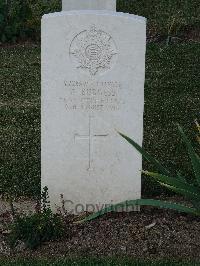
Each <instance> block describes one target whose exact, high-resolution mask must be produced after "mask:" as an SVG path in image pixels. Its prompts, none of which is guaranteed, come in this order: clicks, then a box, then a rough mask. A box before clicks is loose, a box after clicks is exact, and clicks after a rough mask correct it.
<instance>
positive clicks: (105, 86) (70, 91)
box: [61, 81, 122, 111]
mask: <svg viewBox="0 0 200 266" xmlns="http://www.w3.org/2000/svg"><path fill="white" fill-rule="evenodd" d="M64 84H65V88H66V89H65V93H66V94H65V97H64V98H61V99H62V100H63V101H64V104H65V108H66V110H68V111H69V110H73V111H80V110H82V111H118V110H120V108H121V104H122V102H121V100H120V95H121V93H120V91H121V85H120V83H119V82H113V81H110V82H108V81H106V82H90V81H83V82H80V81H65V82H64Z"/></svg>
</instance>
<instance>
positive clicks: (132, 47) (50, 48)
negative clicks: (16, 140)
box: [42, 0, 146, 213]
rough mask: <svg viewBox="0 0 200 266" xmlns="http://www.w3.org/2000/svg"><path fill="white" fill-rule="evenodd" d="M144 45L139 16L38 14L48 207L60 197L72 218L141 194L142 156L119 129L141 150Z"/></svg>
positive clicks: (142, 24)
mask: <svg viewBox="0 0 200 266" xmlns="http://www.w3.org/2000/svg"><path fill="white" fill-rule="evenodd" d="M101 1H102V0H101ZM69 2H70V1H69ZM74 2H75V1H74ZM82 2H84V1H83V0H82V1H81V0H80V1H77V3H79V4H80V3H82ZM94 2H96V1H94ZM80 9H81V4H80ZM145 47H146V20H145V18H143V17H138V16H135V15H129V14H123V13H116V12H112V11H89V10H85V11H84V10H81V11H70V12H61V13H55V14H49V15H44V16H43V19H42V187H44V186H48V188H49V195H50V201H51V204H52V208H53V209H54V210H56V208H57V207H56V206H61V203H60V195H61V194H62V195H63V200H64V201H65V208H66V209H67V210H68V211H73V212H74V213H78V212H81V211H83V210H84V211H85V210H89V211H96V210H98V209H101V208H102V207H104V206H105V204H108V205H109V204H113V203H118V202H121V201H125V200H130V199H138V198H140V197H141V173H140V170H141V169H142V157H141V155H140V154H139V153H138V152H137V151H136V150H134V149H133V148H132V147H131V146H130V145H129V144H128V143H127V142H126V141H125V140H124V139H122V138H121V136H119V134H118V133H117V131H120V132H123V133H125V134H127V135H128V136H130V137H132V138H133V139H134V140H135V141H137V143H139V144H140V145H142V139H143V108H144V77H145Z"/></svg>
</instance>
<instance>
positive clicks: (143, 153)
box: [118, 132, 170, 175]
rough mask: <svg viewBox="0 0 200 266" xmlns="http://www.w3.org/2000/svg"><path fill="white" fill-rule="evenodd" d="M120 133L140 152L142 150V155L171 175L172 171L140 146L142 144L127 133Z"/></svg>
mask: <svg viewBox="0 0 200 266" xmlns="http://www.w3.org/2000/svg"><path fill="white" fill-rule="evenodd" d="M118 133H119V134H120V136H122V137H123V138H124V139H125V140H127V141H128V142H129V143H130V144H131V145H132V146H133V147H134V148H135V149H136V150H137V151H138V152H140V153H141V154H142V156H143V157H144V158H145V159H146V160H147V161H149V162H151V163H152V164H154V165H155V166H156V168H157V169H158V170H159V171H160V172H161V173H163V174H164V175H170V172H169V171H168V170H167V169H166V168H164V167H163V166H162V165H161V164H160V163H159V161H158V160H156V159H154V158H153V157H152V156H151V155H150V154H149V153H148V152H146V151H145V150H144V149H143V148H142V147H140V145H138V144H137V143H136V142H135V141H134V140H132V139H130V138H129V137H127V136H126V135H124V134H122V133H120V132H118Z"/></svg>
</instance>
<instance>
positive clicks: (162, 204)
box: [78, 199, 200, 223]
mask: <svg viewBox="0 0 200 266" xmlns="http://www.w3.org/2000/svg"><path fill="white" fill-rule="evenodd" d="M133 206H154V207H158V208H164V209H171V210H175V211H178V212H183V213H188V214H193V215H197V216H200V212H199V211H197V210H196V209H194V208H191V207H188V206H185V205H182V204H177V203H172V202H167V201H161V200H153V199H137V200H130V201H125V202H121V203H118V204H116V205H112V206H110V207H107V208H105V209H102V210H100V211H99V212H96V213H94V214H92V215H89V216H88V217H86V218H85V219H83V220H82V221H79V222H78V223H83V222H88V221H91V220H94V219H96V218H98V217H100V216H102V215H104V214H106V213H110V212H114V211H117V210H118V209H119V208H122V207H124V208H125V207H133Z"/></svg>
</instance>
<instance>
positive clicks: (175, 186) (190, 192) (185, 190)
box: [143, 171, 200, 200]
mask: <svg viewBox="0 0 200 266" xmlns="http://www.w3.org/2000/svg"><path fill="white" fill-rule="evenodd" d="M143 173H144V174H146V175H148V176H151V177H153V178H154V179H155V180H156V181H158V182H159V183H160V184H161V185H164V186H166V187H168V188H170V189H171V190H173V191H175V192H177V193H180V194H181V195H183V196H185V197H186V198H189V199H190V200H197V199H198V200H200V190H199V189H198V188H196V187H195V186H192V185H190V184H186V183H185V182H182V181H181V180H179V179H177V178H175V177H170V176H165V175H161V174H157V173H152V172H148V171H143Z"/></svg>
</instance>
